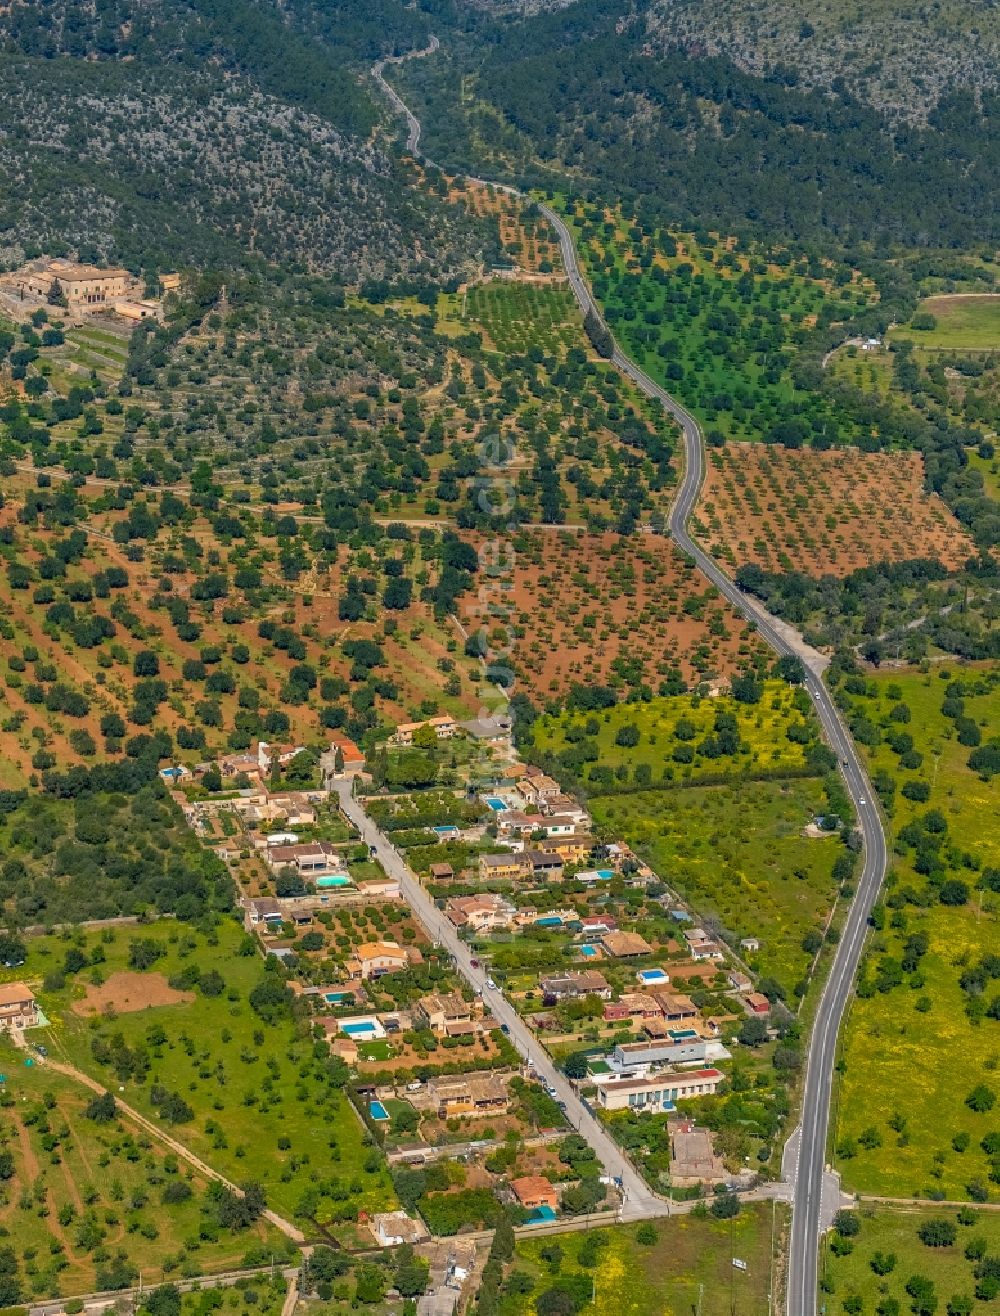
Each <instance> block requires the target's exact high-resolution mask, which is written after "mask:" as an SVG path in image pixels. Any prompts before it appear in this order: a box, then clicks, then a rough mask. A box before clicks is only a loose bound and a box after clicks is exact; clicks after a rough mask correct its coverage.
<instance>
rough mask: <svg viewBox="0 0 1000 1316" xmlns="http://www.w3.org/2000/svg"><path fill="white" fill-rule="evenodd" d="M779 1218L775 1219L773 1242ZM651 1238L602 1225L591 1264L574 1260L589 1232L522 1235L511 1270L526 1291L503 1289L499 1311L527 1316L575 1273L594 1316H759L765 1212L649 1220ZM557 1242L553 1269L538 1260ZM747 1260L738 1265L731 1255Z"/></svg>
mask: <svg viewBox="0 0 1000 1316" xmlns="http://www.w3.org/2000/svg"><path fill="white" fill-rule="evenodd" d="M781 1227H782V1220H781V1216H780V1214H777V1215H776V1217H775V1230H774V1233H775V1241H777V1239H778V1238H779V1237H780V1232H781ZM655 1230H656V1241H655V1243H653V1244H652V1245H643V1244H641V1243H639V1242H637V1240H636V1231H637V1226H635V1225H624V1226H615V1227H609V1228H607V1229H601V1230H600V1233H599V1238H601V1239H603V1240H606V1241H605V1243H604V1246H599V1247H598V1248H597V1249H596V1262H595V1263H594V1264H581V1263H580V1260H579V1257H580V1252H581V1249H583V1250H584V1259H585V1261H586V1260H587V1259H588V1258H587V1249H588V1248H591V1247H592V1246H593V1234H591V1233H587V1232H583V1233H575V1234H562V1235H558V1234H556V1235H547V1236H546V1237H543V1238H531V1237H528V1238H521V1239H519V1240H518V1243H517V1252H516V1255H515V1258H514V1261H513V1263H512V1266H511V1269H512V1270H515V1271H520V1272H522V1273H523V1274H526V1275H528V1276H530V1277H531V1279H532V1281H533V1288H532V1292H531V1293H530V1294H528V1295H524V1296H522V1295H521V1294H513V1293H508V1294H506V1295H505V1296H504V1297H503V1299H502V1301H501V1316H534V1314H535V1312H536V1306H535V1301H536V1299H537V1298H538V1297H539V1296H540V1295H541V1294H542V1293H543V1292H545V1291H546V1290H547V1289H548V1288H550V1287H552V1286H553V1285H557V1284H558V1282H559V1280H560V1279H561V1278H563V1279H570V1280H572V1278H573V1277H574V1276H582V1277H584V1279H583V1287H585V1283H586V1280H591V1281H592V1285H593V1294H594V1298H593V1301H592V1302H590V1303H589V1304H587V1305H586V1306H585V1307H584V1309H583V1310H584V1311H585V1312H586V1313H588V1314H589V1313H592V1314H593V1316H694V1313H696V1312H697V1313H700V1316H731V1313H732V1312H738V1313H739V1316H765V1314H766V1313H767V1312H768V1310H769V1305H768V1292H769V1287H770V1280H771V1255H772V1209H771V1207H770V1206H766V1205H759V1206H755V1207H751V1208H745V1209H744V1210H743V1211H741V1212H740V1215H739V1216H738V1217H737V1218H736V1219H735V1220H733V1221H715V1220H710V1219H706V1220H703V1219H695V1218H694V1217H692V1216H690V1215H687V1216H679V1217H677V1218H675V1219H674V1220H669V1221H664V1220H657V1221H656V1222H655ZM555 1247H558V1249H559V1250H560V1251H561V1254H562V1256H561V1259H560V1261H559V1264H558V1267H556V1266H554V1265H553V1264H552V1262H551V1261H549V1260H546V1259H545V1257H543V1255H542V1254H543V1252H545V1253H548V1254H549V1255H552V1250H553V1249H554V1248H555ZM734 1256H735V1257H738V1258H739V1259H740V1260H743V1261H745V1262H746V1263H747V1270H746V1271H745V1272H744V1271H741V1270H738V1269H737V1268H736V1267H734V1266H733V1264H732V1258H733V1257H734Z"/></svg>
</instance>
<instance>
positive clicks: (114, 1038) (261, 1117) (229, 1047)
mask: <svg viewBox="0 0 1000 1316" xmlns="http://www.w3.org/2000/svg"><path fill="white" fill-rule="evenodd" d="M136 939H142V940H149V941H152V942H154V943H155V944H156V946H157V947H158V948H160V949H161V950H162V952H163V954H162V957H161V958H158V959H156V961H155V962H154V964H153V965H152V967H151V968H150V969H148V970H146V971H145V973H144V974H134V975H132V978H131V979H130V980H129V985H130V986H136V980H140V983H139V987H138V989H140V990H141V980H142V979H144V978H145V979H147V981H148V979H149V977H150V976H151V975H162V979H169V978H171V977H174V976H175V975H177V974H179V973H180V972H182V971H183V970H185V969H186V968H190V967H191V966H194V970H195V971H196V972H197V971H200V972H202V973H205V972H207V971H209V970H211V969H218V970H219V972H220V974H221V975H222V977H223V981H224V990H223V991H222V992H221V993H220V994H218V995H210V994H206V993H205V992H204V991H203V990H201V988H200V987H195V988H194V989H193V990H192V992H191V996H192V998H193V999H191V1000H189V1001H186V1002H182V1003H178V1004H172V1005H157V1006H153V1007H151V1008H147V1009H142V1010H137V1011H134V1012H131V1013H126V1012H125V1010H124V1009H121V1010H119V1011H117V1012H112V1013H110V1014H108V1013H107V1012H106V1013H105V1014H104V1015H103V1016H97V1017H94V1016H91V1017H89V1018H88V1017H84V1016H82V1015H81V1014H80V1013H78V1012H77V1011H76V1010H74V1009H73V1005H74V1003H77V1002H79V1001H80V1000H81V999H82V998H83V997H84V995H85V990H86V987H87V985H88V983H90V982H91V981H92V980H93V979H94V978H95V977H96V978H98V979H100V980H102V981H103V980H106V979H107V978H108V977H109V976H110V975H111V974H112V973H115V972H123V971H127V970H128V957H129V944H130V943H131V942H132V941H134V940H136ZM73 946H79V947H80V948H81V949H82V951H83V954H84V955H85V956H87V957H88V959H91V960H92V959H93V955H94V953H95V952H97V954H98V955H100V954H101V953H103V959H102V960H101V961H100V962H99V963H97V964H95V965H94V966H93V967H92V968H84V969H81V970H79V971H78V972H76V973H74V974H71V975H70V976H69V977H68V978H67V979H66V984H65V986H62V987H60V986H58V985H57V982H55V981H53V979H52V977H51V976H49V980H48V984H45V983H43V984H42V986H41V988H40V994H39V999H40V1001H41V1003H42V1006H43V1008H44V1010H45V1013H46V1015H47V1016H48V1017H49V1018H50V1019H51V1021H52V1027H51V1028H50V1029H48V1030H47V1034H48V1035H47V1036H46V1034H45V1032H40V1033H39V1035H38V1036H39V1040H42V1039H44V1040H45V1041H46V1042H47V1044H48V1046H49V1048H50V1051H51V1053H52V1055H53V1056H54V1057H55V1058H57V1059H60V1060H65V1061H69V1062H70V1063H72V1064H73V1065H75V1066H77V1067H79V1068H80V1069H82V1070H84V1071H85V1072H87V1073H89V1074H92V1075H93V1076H94V1077H95V1078H97V1079H99V1080H100V1081H101V1082H104V1083H108V1084H109V1085H110V1086H112V1087H114V1088H115V1090H117V1089H118V1084H119V1083H121V1084H122V1085H123V1086H124V1091H123V1093H122V1096H123V1098H124V1099H125V1100H127V1101H128V1102H130V1103H133V1104H134V1105H135V1106H136V1108H137V1109H139V1110H140V1111H142V1113H143V1114H145V1115H149V1116H151V1117H152V1118H154V1119H156V1120H160V1116H159V1114H158V1113H157V1106H155V1105H154V1103H153V1101H152V1090H153V1088H154V1087H156V1086H157V1085H158V1086H160V1087H162V1088H165V1089H167V1090H168V1091H169V1092H170V1093H173V1094H176V1095H178V1096H180V1097H181V1098H182V1099H183V1101H184V1102H185V1103H187V1105H188V1106H189V1107H190V1110H191V1112H192V1116H193V1117H192V1118H190V1119H184V1120H181V1121H180V1122H177V1123H173V1122H165V1123H163V1127H164V1129H165V1131H166V1132H169V1133H170V1134H171V1135H172V1136H173V1137H175V1138H177V1139H178V1140H179V1141H181V1142H183V1143H184V1144H185V1145H187V1146H188V1147H190V1148H191V1150H192V1151H194V1152H195V1153H196V1154H197V1155H198V1156H199V1157H201V1158H202V1159H203V1160H205V1161H206V1162H207V1163H208V1164H209V1165H211V1166H213V1167H214V1168H215V1169H217V1170H219V1171H221V1172H222V1173H223V1174H225V1175H226V1176H228V1177H229V1178H231V1179H233V1180H234V1181H236V1182H245V1181H256V1182H258V1183H260V1184H261V1185H263V1187H264V1189H265V1192H266V1195H267V1200H268V1205H269V1206H271V1207H273V1209H274V1210H276V1211H278V1212H279V1213H281V1214H283V1215H285V1216H286V1217H292V1216H299V1217H300V1218H301V1217H303V1216H304V1217H312V1218H315V1219H316V1220H318V1221H319V1222H320V1223H324V1222H325V1221H329V1220H331V1219H332V1218H333V1217H334V1216H336V1215H338V1214H339V1213H341V1212H345V1211H346V1212H348V1213H350V1212H356V1210H357V1209H362V1210H369V1211H371V1210H380V1209H382V1208H383V1207H385V1206H387V1205H390V1204H391V1203H392V1201H393V1193H392V1188H391V1185H390V1182H389V1178H388V1175H387V1173H386V1170H385V1165H384V1162H383V1161H382V1159H381V1156H380V1155H378V1154H377V1152H374V1150H373V1149H372V1148H369V1147H366V1146H365V1145H364V1136H365V1135H364V1130H363V1129H362V1126H361V1124H360V1121H359V1120H358V1119H357V1117H356V1116H355V1114H354V1112H353V1110H352V1109H351V1107H350V1105H349V1103H348V1100H347V1097H346V1096H345V1094H344V1093H343V1091H342V1090H341V1089H340V1087H339V1086H336V1085H335V1084H334V1083H333V1082H331V1080H330V1078H329V1077H328V1074H327V1061H326V1059H325V1052H324V1051H323V1049H320V1050H317V1051H314V1048H313V1044H312V1043H311V1042H310V1041H308V1040H307V1039H306V1038H305V1037H304V1035H303V1031H304V1026H301V1025H296V1024H295V1023H294V1022H293V1020H292V1018H291V1015H290V1012H289V1011H288V1009H287V1007H279V1008H278V1009H277V1010H276V1012H275V1016H274V1019H273V1021H272V1022H268V1021H267V1020H266V1019H264V1018H262V1017H261V1015H260V1013H258V1011H257V1010H255V1009H254V1008H253V1006H251V1004H250V1003H249V999H248V998H249V995H250V993H251V991H252V990H253V988H255V987H256V986H258V985H259V984H260V983H261V981H262V980H263V978H264V975H265V970H264V967H263V965H262V963H261V960H260V958H259V954H258V952H257V950H256V948H254V947H253V946H252V945H251V944H250V943H249V942H244V935H243V932H242V930H241V929H240V927H239V925H238V924H236V923H235V922H232V921H226V922H224V923H223V924H221V925H220V926H219V928H218V930H217V932H216V933H215V934H212V935H210V936H206V935H205V934H202V933H199V932H195V931H193V930H192V929H191V928H190V927H188V926H186V925H184V924H177V923H174V922H167V921H163V922H160V923H155V924H151V925H149V926H144V927H140V928H134V927H133V928H122V929H116V930H114V931H113V932H107V931H106V932H104V933H103V934H95V933H90V934H87V935H86V936H78V937H75V938H74V939H73V940H70V939H68V938H65V937H62V936H49V937H43V938H38V939H35V940H32V941H31V942H29V949H28V960H27V964H26V965H25V967H24V969H22V970H21V971H20V972H21V973H22V974H24V975H26V976H27V979H28V981H29V982H37V981H38V980H39V979H44V978H46V976H47V975H52V974H53V973H58V971H59V970H60V968H61V966H62V964H63V962H64V958H65V955H66V952H67V951H68V950H69V949H70V948H71V947H73ZM244 947H246V948H247V949H246V950H245V949H244ZM6 976H7V977H10V976H12V974H11V973H10V972H9V971H8V973H7V974H6ZM162 979H161V982H160V985H161V987H162V986H165V983H163V982H162ZM137 1055H139V1056H143V1057H144V1058H145V1062H146V1063H140V1062H138V1061H137V1060H136V1057H137ZM161 1122H162V1121H161ZM317 1189H321V1190H322V1193H323V1195H322V1197H321V1198H320V1199H319V1200H318V1201H317V1200H315V1199H313V1200H310V1198H311V1197H312V1193H313V1191H314V1190H317Z"/></svg>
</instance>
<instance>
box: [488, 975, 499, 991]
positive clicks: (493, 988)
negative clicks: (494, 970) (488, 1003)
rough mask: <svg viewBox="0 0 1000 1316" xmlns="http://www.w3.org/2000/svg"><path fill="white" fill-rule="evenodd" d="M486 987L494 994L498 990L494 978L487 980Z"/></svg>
mask: <svg viewBox="0 0 1000 1316" xmlns="http://www.w3.org/2000/svg"><path fill="white" fill-rule="evenodd" d="M486 986H487V987H488V988H489V989H490V991H492V992H495V991H496V989H497V985H496V983H495V982H494V981H493V979H492V978H487V979H486Z"/></svg>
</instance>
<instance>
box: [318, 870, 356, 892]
mask: <svg viewBox="0 0 1000 1316" xmlns="http://www.w3.org/2000/svg"><path fill="white" fill-rule="evenodd" d="M353 885H354V883H353V882H352V881H351V879H350V878H349V877H348V876H347V874H346V873H328V874H327V875H326V877H317V879H316V890H317V891H324V890H326V888H328V887H338V886H353Z"/></svg>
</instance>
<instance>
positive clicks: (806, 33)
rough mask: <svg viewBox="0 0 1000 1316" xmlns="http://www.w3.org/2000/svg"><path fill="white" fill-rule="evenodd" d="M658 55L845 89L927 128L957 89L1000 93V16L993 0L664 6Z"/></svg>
mask: <svg viewBox="0 0 1000 1316" xmlns="http://www.w3.org/2000/svg"><path fill="white" fill-rule="evenodd" d="M649 35H650V38H651V40H652V42H653V45H654V49H659V50H665V49H667V48H669V47H670V46H672V45H680V46H682V47H683V48H684V49H686V50H687V51H689V52H690V53H691V54H709V55H726V56H728V57H729V58H730V59H732V60H733V61H734V62H735V63H736V64H738V65H739V67H740V68H741V69H744V70H746V72H748V73H754V74H760V75H764V76H766V75H768V74H770V73H774V72H777V71H781V74H782V76H783V77H785V78H786V79H787V80H788V81H789V82H792V81H794V82H795V83H798V84H799V85H802V86H816V87H831V86H846V87H847V88H849V89H850V91H851V93H852V94H853V95H855V96H857V97H858V98H859V99H860V100H862V101H865V102H866V103H867V104H869V105H872V106H874V107H875V108H878V109H881V110H884V111H885V112H887V113H888V114H889V115H890V116H891V117H893V118H899V119H901V120H906V121H909V122H923V121H925V120H926V118H927V115H928V113H929V111H930V110H932V109H933V107H934V105H935V103H936V102H937V100H938V98H939V97H940V96H941V94H942V92H944V91H946V90H948V89H950V88H951V87H953V86H957V87H964V88H967V89H982V88H989V89H994V88H995V87H996V85H997V68H998V66H1000V18H998V11H997V8H996V6H995V5H994V4H992V3H991V0H963V3H961V4H955V3H948V2H947V0H945V3H942V2H941V0H935V2H934V3H929V4H910V3H907V2H906V0H876V2H875V3H868V4H865V5H851V4H833V5H819V4H816V3H815V0H780V3H776V0H752V2H751V3H741V4H738V5H734V4H731V3H728V2H727V0H656V3H654V4H653V6H652V8H651V10H650V14H649Z"/></svg>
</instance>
